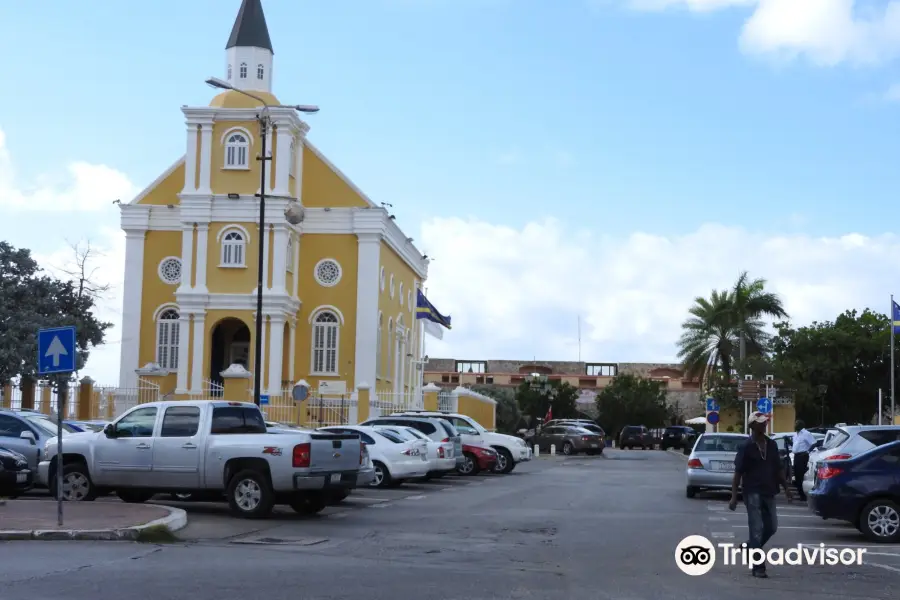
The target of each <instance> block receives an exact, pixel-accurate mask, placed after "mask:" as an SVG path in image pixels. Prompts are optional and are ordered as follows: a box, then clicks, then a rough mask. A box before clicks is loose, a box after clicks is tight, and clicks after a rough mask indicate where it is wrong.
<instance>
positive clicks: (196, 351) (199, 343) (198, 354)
mask: <svg viewBox="0 0 900 600" xmlns="http://www.w3.org/2000/svg"><path fill="white" fill-rule="evenodd" d="M193 330H194V331H193V339H194V346H193V351H192V352H191V383H190V390H191V393H192V394H202V393H203V353H204V346H205V344H204V342H205V341H206V315H205V314H203V313H197V314H195V315H194V325H193Z"/></svg>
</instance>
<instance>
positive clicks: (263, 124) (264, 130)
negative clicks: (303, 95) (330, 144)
mask: <svg viewBox="0 0 900 600" xmlns="http://www.w3.org/2000/svg"><path fill="white" fill-rule="evenodd" d="M206 84H207V85H209V86H210V87H214V88H218V89H220V90H231V91H235V92H237V93H238V94H242V95H244V96H247V97H248V98H253V99H254V100H256V101H257V102H259V103H260V104H262V110H261V111H260V114H259V115H258V116H257V120H258V121H259V132H260V148H261V151H260V155H259V156H258V157H257V160H258V161H260V169H259V171H260V173H259V193H258V194H256V196H257V197H258V198H259V261H258V266H257V274H256V344H255V348H256V350H255V353H254V357H253V402H254V403H256V405H257V406H259V405H260V402H261V395H262V332H263V273H265V269H266V265H265V263H264V262H263V253H264V252H265V239H266V237H267V236H266V162H267V161H270V160H272V157H271V156H266V136H267V135H268V131H269V127H270V126H271V118H270V116H269V109H272V108H290V109H292V110H296V111H297V112H301V113H306V114H314V113H317V112H319V107H318V106H313V105H309V104H292V105H291V104H269V103H268V102H266V101H265V100H263V99H262V98H260V97H259V96H257V95H255V94H251V93H250V92H246V91H244V90H241V89H238V88H236V87H234V86H233V85H231V84H230V83H228V82H227V81H224V80H222V79H219V78H218V77H210V78H209V79H207V80H206ZM289 200H292V199H289ZM294 205H297V206H294ZM284 216H285V219H286V220H287V221H288V223H290V224H291V225H297V224H298V223H300V222H301V221H302V220H303V209H302V207H300V206H299V203H297V202H292V203H290V204H288V207H287V209H286V210H285V211H284Z"/></svg>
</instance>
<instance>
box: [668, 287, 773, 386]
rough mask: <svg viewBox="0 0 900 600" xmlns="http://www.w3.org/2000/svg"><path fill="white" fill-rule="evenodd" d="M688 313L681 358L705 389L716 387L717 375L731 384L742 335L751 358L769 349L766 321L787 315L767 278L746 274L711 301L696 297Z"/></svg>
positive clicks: (719, 292) (714, 292) (680, 347)
mask: <svg viewBox="0 0 900 600" xmlns="http://www.w3.org/2000/svg"><path fill="white" fill-rule="evenodd" d="M688 312H689V314H690V317H688V319H687V320H686V321H685V322H684V323H683V324H682V326H681V327H682V335H681V338H680V339H679V341H678V358H679V359H680V360H681V362H682V364H683V365H684V370H685V374H686V375H687V376H688V377H698V378H699V379H700V382H701V385H702V387H703V389H705V390H709V389H710V388H711V387H712V385H711V384H713V383H715V382H714V381H713V379H714V375H715V374H716V373H721V374H722V375H723V377H724V378H725V379H724V380H725V381H728V380H730V374H731V372H732V369H733V368H734V365H735V363H736V361H737V360H738V358H739V349H740V340H741V338H742V337H743V339H744V344H745V349H746V352H747V355H748V356H752V355H759V354H761V353H764V352H765V351H766V349H767V348H768V342H769V338H770V336H769V335H768V334H767V333H766V331H765V329H764V325H765V324H764V322H763V318H766V317H768V318H784V317H787V313H786V312H785V310H784V307H783V305H782V302H781V299H780V298H779V297H778V296H777V295H776V294H773V293H771V292H767V291H766V280H765V279H752V280H751V279H750V277H749V275H748V274H747V272H746V271H745V272H743V273H741V275H740V276H739V277H738V279H737V281H736V282H735V284H734V286H733V287H732V288H731V289H730V290H722V291H720V290H713V291H712V293H711V294H710V297H709V298H702V297H698V298H695V299H694V305H693V306H692V307H691V308H690V309H689V311H688Z"/></svg>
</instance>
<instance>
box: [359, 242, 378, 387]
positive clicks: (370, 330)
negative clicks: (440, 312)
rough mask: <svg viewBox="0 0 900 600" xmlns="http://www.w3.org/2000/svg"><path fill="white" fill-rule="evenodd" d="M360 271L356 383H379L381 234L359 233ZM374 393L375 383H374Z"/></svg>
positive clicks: (372, 384)
mask: <svg viewBox="0 0 900 600" xmlns="http://www.w3.org/2000/svg"><path fill="white" fill-rule="evenodd" d="M357 238H358V240H359V243H358V249H357V268H358V271H357V274H356V356H355V357H354V381H353V384H354V386H357V387H358V386H359V385H360V384H368V385H371V386H374V385H375V344H376V339H377V337H378V291H379V290H378V265H379V262H380V261H381V235H380V234H377V233H358V234H357ZM372 391H373V393H374V387H373V390H372Z"/></svg>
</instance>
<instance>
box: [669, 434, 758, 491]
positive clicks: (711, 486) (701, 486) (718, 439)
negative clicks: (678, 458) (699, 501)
mask: <svg viewBox="0 0 900 600" xmlns="http://www.w3.org/2000/svg"><path fill="white" fill-rule="evenodd" d="M748 439H750V438H749V436H746V435H744V434H742V433H704V434H703V435H701V436H700V437H699V438H697V443H696V444H695V445H694V449H693V451H692V452H691V454H690V456H689V457H688V462H687V469H686V471H685V475H686V479H687V485H686V486H685V494H686V495H687V497H688V498H693V497H694V496H696V495H697V493H698V492H701V491H705V490H730V489H731V484H732V480H733V479H734V457H735V456H737V451H738V448H740V447H741V446H742V445H743V444H746V443H747V440H748Z"/></svg>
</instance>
